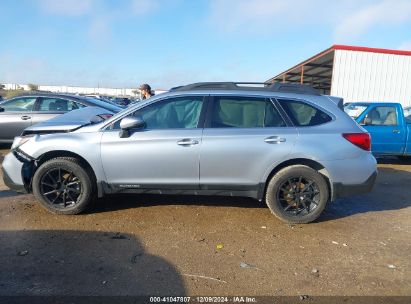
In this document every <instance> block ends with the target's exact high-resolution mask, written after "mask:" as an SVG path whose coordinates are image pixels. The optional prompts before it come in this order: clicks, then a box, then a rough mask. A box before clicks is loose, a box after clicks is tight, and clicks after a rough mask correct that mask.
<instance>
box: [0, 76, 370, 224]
mask: <svg viewBox="0 0 411 304" xmlns="http://www.w3.org/2000/svg"><path fill="white" fill-rule="evenodd" d="M341 108H342V99H339V98H335V97H330V96H325V95H321V94H319V93H318V91H316V90H314V89H312V88H310V87H305V86H298V85H290V84H274V85H269V86H264V87H255V86H250V85H249V86H246V85H244V84H240V83H196V84H192V85H187V86H182V87H177V88H174V89H172V90H171V91H170V92H168V93H164V94H161V95H158V96H156V97H153V98H150V99H149V100H147V101H144V102H141V103H138V104H136V105H134V106H132V107H130V108H127V109H125V110H123V111H122V112H120V113H117V114H116V115H114V116H112V117H110V116H111V115H110V113H108V111H107V110H104V109H101V108H98V107H88V108H84V109H80V110H75V111H72V112H70V113H68V114H65V115H62V116H59V117H57V118H55V119H52V120H49V121H47V122H44V123H41V124H37V125H35V126H32V127H30V128H28V129H26V130H25V131H24V132H23V134H22V135H21V136H20V137H16V138H15V140H14V143H13V146H12V149H11V152H10V153H9V154H8V155H7V156H6V157H5V158H4V161H3V171H4V173H3V176H4V180H5V183H6V185H8V186H9V187H10V188H11V189H14V190H18V191H25V192H33V193H34V195H35V196H36V198H37V199H38V201H39V202H40V203H41V204H42V205H43V206H44V207H45V208H46V209H48V210H49V211H51V212H54V213H58V214H78V213H80V212H82V211H83V210H84V209H85V208H86V207H87V206H89V205H90V203H91V202H92V201H93V200H94V199H95V198H97V197H102V196H104V195H106V194H113V193H154V194H191V195H197V194H198V195H220V196H245V197H252V198H255V199H258V200H260V201H263V200H264V201H265V202H266V204H267V205H268V207H269V208H270V210H271V212H272V213H273V214H274V215H275V216H277V217H278V218H280V219H281V220H283V221H285V222H288V223H308V222H311V221H313V220H315V219H317V218H318V217H319V216H320V214H321V213H322V211H323V210H324V208H325V207H326V205H327V203H328V202H331V201H334V200H336V199H337V198H338V197H341V196H346V195H352V194H359V193H365V192H369V191H371V189H372V187H373V184H374V182H375V179H376V175H377V169H376V160H375V158H374V157H373V156H372V154H371V152H370V144H371V143H370V136H369V134H368V133H367V132H366V131H365V130H364V129H363V128H361V127H360V126H358V125H357V124H356V123H355V122H354V121H353V120H352V119H351V118H350V117H349V116H348V115H347V114H346V113H344V111H343V110H342V109H341ZM107 114H109V115H107Z"/></svg>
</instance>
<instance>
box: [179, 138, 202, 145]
mask: <svg viewBox="0 0 411 304" xmlns="http://www.w3.org/2000/svg"><path fill="white" fill-rule="evenodd" d="M177 145H179V146H193V145H198V140H195V139H190V138H184V139H182V140H179V141H178V142H177Z"/></svg>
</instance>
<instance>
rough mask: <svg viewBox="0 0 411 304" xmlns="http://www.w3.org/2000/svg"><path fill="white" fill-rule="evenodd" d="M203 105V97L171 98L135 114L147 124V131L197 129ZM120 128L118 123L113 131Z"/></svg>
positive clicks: (118, 122)
mask: <svg viewBox="0 0 411 304" xmlns="http://www.w3.org/2000/svg"><path fill="white" fill-rule="evenodd" d="M202 105H203V97H202V96H187V97H177V98H170V99H166V100H162V101H158V102H156V103H153V104H150V105H148V106H146V107H144V108H142V109H139V110H137V111H136V112H134V113H133V115H134V116H139V117H141V118H142V119H143V120H144V122H145V123H146V129H193V128H197V125H198V122H199V119H200V113H201V109H202ZM119 128H120V121H117V122H116V123H115V124H114V126H113V129H119Z"/></svg>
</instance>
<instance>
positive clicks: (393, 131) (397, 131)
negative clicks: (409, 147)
mask: <svg viewBox="0 0 411 304" xmlns="http://www.w3.org/2000/svg"><path fill="white" fill-rule="evenodd" d="M392 133H394V134H400V133H401V131H400V130H397V129H395V130H392Z"/></svg>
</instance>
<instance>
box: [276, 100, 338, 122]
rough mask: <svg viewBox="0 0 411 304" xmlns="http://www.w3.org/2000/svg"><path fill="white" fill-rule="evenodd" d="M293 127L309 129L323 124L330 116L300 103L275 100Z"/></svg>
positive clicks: (329, 119)
mask: <svg viewBox="0 0 411 304" xmlns="http://www.w3.org/2000/svg"><path fill="white" fill-rule="evenodd" d="M277 100H278V102H279V103H280V105H281V107H282V108H283V109H284V111H285V112H286V113H287V115H288V117H290V119H291V121H292V122H293V124H294V125H295V126H299V127H311V126H318V125H322V124H325V123H327V122H329V121H331V120H332V118H331V116H330V115H328V114H327V113H324V112H323V111H321V110H319V109H317V108H315V107H313V106H311V105H309V104H307V103H305V102H302V101H297V100H291V99H281V98H279V99H277Z"/></svg>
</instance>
